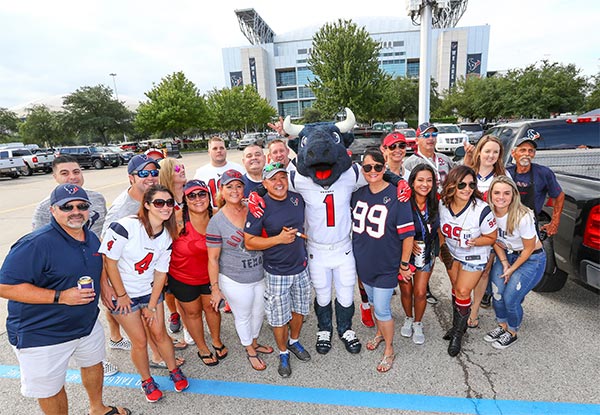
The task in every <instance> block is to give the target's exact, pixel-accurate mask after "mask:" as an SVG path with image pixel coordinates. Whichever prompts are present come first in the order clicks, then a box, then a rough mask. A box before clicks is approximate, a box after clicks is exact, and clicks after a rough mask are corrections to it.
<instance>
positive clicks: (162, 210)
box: [99, 185, 189, 402]
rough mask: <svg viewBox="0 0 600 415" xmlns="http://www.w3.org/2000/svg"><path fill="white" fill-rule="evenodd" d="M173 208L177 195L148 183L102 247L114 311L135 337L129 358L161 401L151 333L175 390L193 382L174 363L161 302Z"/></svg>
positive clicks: (151, 398)
mask: <svg viewBox="0 0 600 415" xmlns="http://www.w3.org/2000/svg"><path fill="white" fill-rule="evenodd" d="M174 206H175V200H174V199H173V195H172V194H171V192H170V191H169V190H168V189H167V188H166V187H164V186H161V185H153V186H151V187H149V188H148V190H146V192H145V193H144V196H143V199H142V204H141V205H140V210H139V211H138V214H137V216H126V217H124V218H122V219H120V220H118V221H117V222H113V223H111V225H110V227H109V228H108V229H107V231H106V233H105V235H104V239H103V240H102V245H101V247H100V250H99V252H100V253H102V254H104V257H105V266H106V271H107V274H108V278H109V279H110V283H111V285H112V286H113V287H114V289H115V295H116V296H117V299H116V300H113V302H114V305H115V308H114V310H113V311H112V313H113V314H114V316H115V319H116V320H117V321H118V322H119V324H120V325H121V327H123V329H124V330H125V332H126V333H127V336H128V337H129V339H130V340H131V343H132V347H131V360H132V361H133V364H134V365H135V367H136V369H137V371H138V373H139V374H140V376H141V378H142V391H143V392H144V394H145V396H146V400H147V401H148V402H156V401H158V400H159V399H161V398H162V395H163V394H162V392H161V391H160V389H159V388H158V384H157V383H156V382H155V381H154V379H153V378H152V376H151V375H150V365H149V362H148V340H147V337H146V336H147V335H150V336H152V338H153V340H154V342H155V343H156V345H157V346H158V349H159V351H160V354H161V356H162V357H163V359H164V360H165V362H166V364H167V367H168V368H169V377H170V378H171V380H172V381H173V383H174V386H175V390H176V391H177V392H181V391H183V390H184V389H186V388H187V387H188V386H189V383H188V381H187V379H186V377H185V376H184V375H183V373H182V372H181V369H180V368H179V367H177V363H176V361H175V352H174V350H173V342H172V340H171V338H170V337H169V335H168V334H167V330H166V327H165V312H164V306H163V294H162V292H163V288H164V286H165V281H166V279H167V271H168V270H169V262H170V260H171V243H172V242H173V239H175V238H176V237H177V226H176V223H175V216H174V215H173V207H174Z"/></svg>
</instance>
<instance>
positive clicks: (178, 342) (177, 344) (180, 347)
mask: <svg viewBox="0 0 600 415" xmlns="http://www.w3.org/2000/svg"><path fill="white" fill-rule="evenodd" d="M173 347H174V348H175V350H184V349H187V347H188V344H187V343H186V342H184V341H181V340H179V339H176V338H173Z"/></svg>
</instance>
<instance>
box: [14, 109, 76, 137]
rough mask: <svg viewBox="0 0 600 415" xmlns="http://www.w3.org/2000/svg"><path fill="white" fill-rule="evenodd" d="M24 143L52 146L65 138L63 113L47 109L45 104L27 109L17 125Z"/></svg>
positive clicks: (65, 130)
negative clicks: (22, 120)
mask: <svg viewBox="0 0 600 415" xmlns="http://www.w3.org/2000/svg"><path fill="white" fill-rule="evenodd" d="M19 134H20V136H21V138H22V139H23V141H24V142H25V143H28V144H31V143H35V144H38V145H41V146H46V145H47V146H48V147H53V146H55V145H57V144H62V143H63V142H64V141H65V139H66V138H67V135H68V134H67V129H66V128H65V126H64V114H62V113H60V112H54V111H50V110H48V107H46V106H45V105H35V106H33V107H32V108H29V109H28V110H27V117H26V118H25V121H24V122H23V123H21V125H20V126H19Z"/></svg>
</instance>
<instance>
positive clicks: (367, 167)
mask: <svg viewBox="0 0 600 415" xmlns="http://www.w3.org/2000/svg"><path fill="white" fill-rule="evenodd" d="M362 168H363V170H364V171H365V172H366V173H370V172H371V170H373V169H375V171H376V172H377V173H381V172H382V171H383V164H363V166H362Z"/></svg>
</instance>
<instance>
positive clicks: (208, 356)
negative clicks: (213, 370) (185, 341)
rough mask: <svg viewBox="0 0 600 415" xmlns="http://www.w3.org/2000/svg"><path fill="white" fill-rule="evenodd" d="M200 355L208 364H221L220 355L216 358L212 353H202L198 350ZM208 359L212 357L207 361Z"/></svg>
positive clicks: (203, 361)
mask: <svg viewBox="0 0 600 415" xmlns="http://www.w3.org/2000/svg"><path fill="white" fill-rule="evenodd" d="M198 357H199V358H200V360H202V363H204V364H205V365H206V366H216V365H218V364H219V359H218V356H217V358H215V355H214V354H212V353H208V354H204V355H202V354H200V352H198ZM207 359H210V360H208V361H207ZM213 359H214V360H213Z"/></svg>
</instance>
